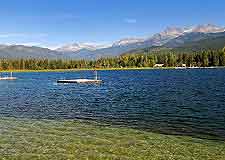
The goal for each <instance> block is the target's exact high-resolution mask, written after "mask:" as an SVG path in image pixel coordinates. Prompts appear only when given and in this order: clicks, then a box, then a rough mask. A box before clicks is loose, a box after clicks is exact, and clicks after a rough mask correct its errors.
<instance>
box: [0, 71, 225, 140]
mask: <svg viewBox="0 0 225 160" xmlns="http://www.w3.org/2000/svg"><path fill="white" fill-rule="evenodd" d="M99 74H100V76H101V79H102V80H103V81H104V83H103V84H101V85H93V84H56V83H55V82H56V80H58V79H64V78H66V79H73V78H81V77H83V78H88V77H89V78H92V77H93V72H92V71H80V72H66V73H57V72H49V73H15V74H14V75H15V76H17V77H18V78H19V79H18V80H16V81H0V116H2V117H25V118H36V119H88V120H95V121H100V122H108V123H113V124H116V125H123V126H128V127H132V128H138V129H144V130H148V131H156V132H163V133H168V134H187V135H193V136H201V135H203V136H214V137H220V138H225V69H190V70H132V71H131V70H130V71H99Z"/></svg>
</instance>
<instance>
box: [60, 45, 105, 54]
mask: <svg viewBox="0 0 225 160" xmlns="http://www.w3.org/2000/svg"><path fill="white" fill-rule="evenodd" d="M107 47H109V46H108V45H99V44H95V43H72V44H68V45H64V46H62V47H60V48H58V49H57V51H61V52H76V51H79V50H82V49H86V50H90V51H94V50H97V49H102V48H107Z"/></svg>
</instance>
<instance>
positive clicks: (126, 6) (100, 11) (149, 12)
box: [0, 0, 225, 47]
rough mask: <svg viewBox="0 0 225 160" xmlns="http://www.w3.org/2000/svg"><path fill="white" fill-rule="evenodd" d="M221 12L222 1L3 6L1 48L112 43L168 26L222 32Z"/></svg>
mask: <svg viewBox="0 0 225 160" xmlns="http://www.w3.org/2000/svg"><path fill="white" fill-rule="evenodd" d="M224 7H225V1H224V0H214V1H213V0H7V1H1V5H0V17H1V21H0V43H9V44H28V45H39V46H47V47H56V46H59V45H62V44H65V43H71V42H92V43H111V42H113V41H115V40H118V39H121V38H126V37H146V36H150V35H152V34H154V33H156V32H160V31H161V30H163V29H165V28H166V27H167V26H191V25H197V24H206V23H213V24H216V25H221V26H225V20H224V19H225V9H224Z"/></svg>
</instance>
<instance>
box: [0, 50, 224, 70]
mask: <svg viewBox="0 0 225 160" xmlns="http://www.w3.org/2000/svg"><path fill="white" fill-rule="evenodd" d="M156 63H161V64H164V66H165V67H175V66H181V65H182V64H186V65H187V66H198V67H209V66H225V49H223V50H207V51H201V52H192V53H183V52H177V51H173V50H161V51H157V52H148V51H146V52H143V53H140V54H126V55H122V56H120V57H114V58H101V59H98V60H95V61H91V60H62V59H58V60H48V59H1V60H0V70H45V69H52V70H54V69H84V68H85V69H88V68H90V69H94V68H103V69H104V68H138V67H153V66H154V65H155V64H156Z"/></svg>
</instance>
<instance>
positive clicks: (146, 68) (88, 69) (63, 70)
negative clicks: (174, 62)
mask: <svg viewBox="0 0 225 160" xmlns="http://www.w3.org/2000/svg"><path fill="white" fill-rule="evenodd" d="M223 68H225V66H215V67H214V66H213V67H186V68H181V67H179V68H178V67H137V68H81V69H43V70H0V73H7V72H76V71H94V70H97V71H116V70H118V71H123V70H168V69H178V70H180V69H223Z"/></svg>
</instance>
